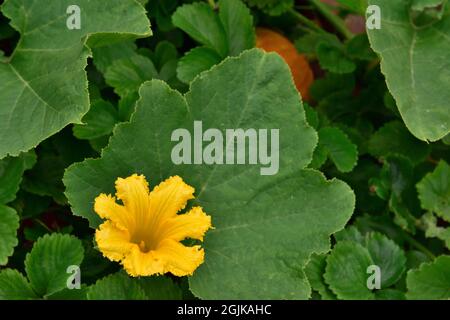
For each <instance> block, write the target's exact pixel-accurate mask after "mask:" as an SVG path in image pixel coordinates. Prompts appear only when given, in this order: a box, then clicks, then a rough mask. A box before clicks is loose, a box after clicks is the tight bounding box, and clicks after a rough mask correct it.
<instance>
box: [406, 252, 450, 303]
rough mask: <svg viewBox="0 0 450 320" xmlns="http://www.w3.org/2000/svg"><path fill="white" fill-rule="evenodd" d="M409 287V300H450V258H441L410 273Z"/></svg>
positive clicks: (408, 278)
mask: <svg viewBox="0 0 450 320" xmlns="http://www.w3.org/2000/svg"><path fill="white" fill-rule="evenodd" d="M407 285H408V293H407V297H408V299H431V300H436V299H446V300H448V299H450V256H440V257H438V258H436V260H434V261H433V262H432V263H423V264H422V265H421V266H420V268H419V269H417V270H412V271H409V272H408V277H407Z"/></svg>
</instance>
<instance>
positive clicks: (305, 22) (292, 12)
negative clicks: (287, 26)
mask: <svg viewBox="0 0 450 320" xmlns="http://www.w3.org/2000/svg"><path fill="white" fill-rule="evenodd" d="M289 14H290V15H291V16H293V17H294V18H295V19H297V20H298V21H299V22H301V23H302V24H303V25H305V26H306V27H308V28H309V29H311V30H313V31H315V32H320V33H325V31H324V30H322V29H321V28H320V27H319V26H318V25H316V24H315V23H314V22H312V21H311V20H310V19H308V18H307V17H305V16H304V15H302V14H301V13H299V12H297V11H295V10H294V9H290V10H289Z"/></svg>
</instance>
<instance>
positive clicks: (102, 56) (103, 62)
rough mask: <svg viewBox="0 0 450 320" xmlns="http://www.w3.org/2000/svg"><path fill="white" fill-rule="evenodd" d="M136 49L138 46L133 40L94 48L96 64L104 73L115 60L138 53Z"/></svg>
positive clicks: (93, 54)
mask: <svg viewBox="0 0 450 320" xmlns="http://www.w3.org/2000/svg"><path fill="white" fill-rule="evenodd" d="M136 50H137V47H136V44H135V43H134V41H133V40H131V41H130V40H128V41H121V42H117V43H113V44H110V45H106V46H101V47H97V48H92V57H93V59H94V65H95V66H96V67H97V69H98V70H100V72H102V73H103V74H104V73H105V72H106V70H107V69H108V67H110V66H111V65H112V64H113V63H114V62H115V61H117V60H122V59H128V58H130V57H132V56H134V55H137V53H136Z"/></svg>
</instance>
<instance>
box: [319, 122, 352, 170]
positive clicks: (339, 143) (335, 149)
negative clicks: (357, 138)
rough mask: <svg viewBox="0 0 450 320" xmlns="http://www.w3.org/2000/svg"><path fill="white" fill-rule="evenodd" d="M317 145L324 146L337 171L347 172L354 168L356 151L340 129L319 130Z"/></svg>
mask: <svg viewBox="0 0 450 320" xmlns="http://www.w3.org/2000/svg"><path fill="white" fill-rule="evenodd" d="M319 144H321V145H323V146H324V148H325V150H326V151H327V153H328V154H329V156H330V158H331V160H333V162H334V164H335V165H336V167H337V168H338V170H339V171H341V172H349V171H352V170H353V168H354V167H355V166H356V163H357V162H358V149H357V147H356V145H354V144H353V142H352V141H351V140H350V139H349V138H348V137H347V135H346V134H345V133H344V132H343V131H342V130H341V129H339V128H332V127H327V128H322V129H320V130H319Z"/></svg>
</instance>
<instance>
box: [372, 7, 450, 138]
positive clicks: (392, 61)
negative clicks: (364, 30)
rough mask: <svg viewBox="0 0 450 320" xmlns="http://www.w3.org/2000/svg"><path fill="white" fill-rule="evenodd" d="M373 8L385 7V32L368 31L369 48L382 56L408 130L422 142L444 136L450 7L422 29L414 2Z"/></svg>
mask: <svg viewBox="0 0 450 320" xmlns="http://www.w3.org/2000/svg"><path fill="white" fill-rule="evenodd" d="M369 4H370V5H378V6H379V7H380V8H381V29H379V30H378V29H374V30H368V33H369V39H370V43H371V45H372V48H373V49H374V50H375V51H376V52H377V53H378V54H380V56H381V59H382V61H381V68H382V71H383V73H384V74H385V76H386V82H387V85H388V87H389V90H390V91H391V93H392V95H393V96H394V98H395V100H396V102H397V106H398V108H399V111H400V113H401V115H402V118H403V120H404V121H405V124H406V126H407V127H408V129H409V130H410V131H411V132H412V133H413V134H414V135H415V136H416V137H417V138H419V139H421V140H430V141H436V140H439V139H441V138H443V137H445V136H446V135H447V134H448V133H449V131H450V113H449V112H448V101H449V100H450V91H449V90H448V88H449V86H450V68H449V65H448V61H449V59H450V15H449V13H450V5H449V4H448V3H445V4H444V7H443V9H442V11H443V12H442V15H439V16H440V17H439V16H437V17H436V18H435V19H434V20H432V21H430V23H427V24H422V23H419V21H415V19H414V17H415V14H417V12H413V11H414V10H413V8H411V4H412V2H411V0H397V1H391V0H370V1H369ZM416 9H417V8H415V10H416ZM422 10H425V8H423V7H422ZM436 10H438V9H437V8H436ZM419 13H420V12H419Z"/></svg>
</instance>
